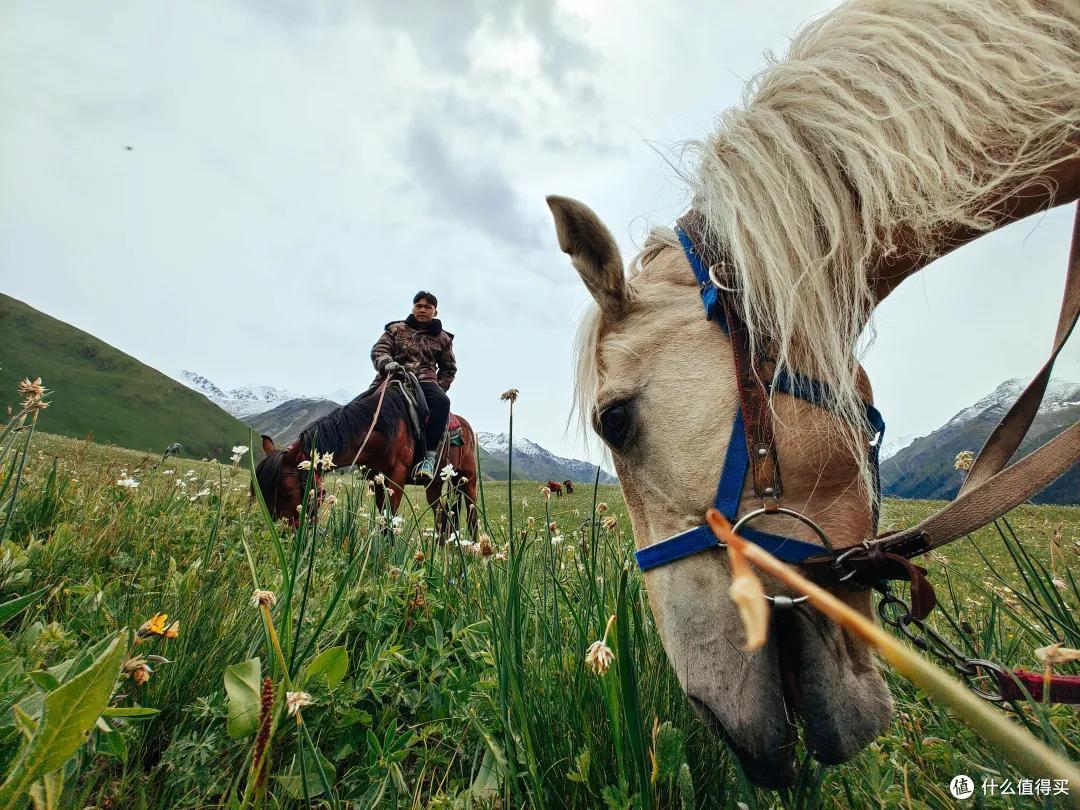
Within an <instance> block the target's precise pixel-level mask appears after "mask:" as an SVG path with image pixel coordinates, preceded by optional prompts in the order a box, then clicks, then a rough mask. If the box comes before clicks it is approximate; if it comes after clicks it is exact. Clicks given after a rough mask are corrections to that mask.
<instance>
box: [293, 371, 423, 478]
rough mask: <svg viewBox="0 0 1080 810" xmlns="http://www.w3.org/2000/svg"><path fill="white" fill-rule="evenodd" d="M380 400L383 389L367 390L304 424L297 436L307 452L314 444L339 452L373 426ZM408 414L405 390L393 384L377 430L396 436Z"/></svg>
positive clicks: (388, 391)
mask: <svg viewBox="0 0 1080 810" xmlns="http://www.w3.org/2000/svg"><path fill="white" fill-rule="evenodd" d="M378 404H379V393H378V390H377V389H376V390H375V391H372V392H370V393H369V392H367V391H365V392H364V393H363V394H361V395H360V396H358V397H357V398H356V399H354V400H353V401H352V402H350V403H348V404H347V405H342V406H341V407H340V408H335V409H334V410H332V411H330V413H328V414H326V416H322V417H320V418H318V419H316V420H315V421H314V422H312V423H311V424H310V425H308V426H307V427H306V428H304V430H303V432H302V433H301V434H300V438H299V439H298V440H297V441H298V442H299V443H300V447H301V448H303V450H304V452H305V453H308V454H310V453H311V447H312V444H315V445H316V449H317V450H318V451H319V452H320V453H338V452H340V451H341V450H342V449H343V448H344V447H345V446H346V445H347V444H349V442H350V441H352V440H356V441H362V440H363V438H364V436H365V435H366V434H367V432H368V429H369V428H370V427H371V418H372V416H374V414H375V409H376V407H377V406H378ZM407 415H408V405H407V403H406V401H405V396H404V394H402V393H401V390H400V389H399V388H398V387H397V386H391V387H389V388H388V389H387V391H386V396H385V397H384V398H383V403H382V408H381V409H380V410H379V418H378V421H376V423H375V430H374V431H373V432H376V433H382V434H383V435H386V436H389V437H390V438H393V434H394V432H395V430H396V428H397V425H398V422H400V421H401V420H402V419H405V418H406V417H407ZM335 461H336V462H337V463H338V464H348V463H349V462H350V461H352V459H341V458H336V459H335Z"/></svg>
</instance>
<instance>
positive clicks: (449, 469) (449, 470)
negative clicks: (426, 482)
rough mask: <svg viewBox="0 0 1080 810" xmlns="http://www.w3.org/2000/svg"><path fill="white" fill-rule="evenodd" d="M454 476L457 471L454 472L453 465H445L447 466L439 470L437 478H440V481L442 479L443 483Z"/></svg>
mask: <svg viewBox="0 0 1080 810" xmlns="http://www.w3.org/2000/svg"><path fill="white" fill-rule="evenodd" d="M455 475H457V470H455V469H454V465H453V464H447V465H446V466H445V467H443V468H442V469H441V470H440V471H439V477H440V478H441V479H442V480H443V481H449V480H450V479H451V478H453V477H454V476H455Z"/></svg>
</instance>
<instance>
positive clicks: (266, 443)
mask: <svg viewBox="0 0 1080 810" xmlns="http://www.w3.org/2000/svg"><path fill="white" fill-rule="evenodd" d="M262 444H263V452H264V453H266V455H270V454H271V453H273V452H274V450H275V447H274V440H273V439H271V438H270V437H269V436H267V435H266V434H265V433H264V434H263V437H262Z"/></svg>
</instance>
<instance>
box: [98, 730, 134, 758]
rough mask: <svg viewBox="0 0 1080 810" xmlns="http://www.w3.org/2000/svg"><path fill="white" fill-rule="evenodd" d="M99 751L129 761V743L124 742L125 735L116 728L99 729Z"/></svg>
mask: <svg viewBox="0 0 1080 810" xmlns="http://www.w3.org/2000/svg"><path fill="white" fill-rule="evenodd" d="M97 752H98V753H99V754H105V755H106V756H111V757H116V758H117V759H118V760H120V761H121V762H127V743H125V742H124V735H123V734H121V733H120V732H119V731H116V730H115V729H111V730H109V731H98V736H97Z"/></svg>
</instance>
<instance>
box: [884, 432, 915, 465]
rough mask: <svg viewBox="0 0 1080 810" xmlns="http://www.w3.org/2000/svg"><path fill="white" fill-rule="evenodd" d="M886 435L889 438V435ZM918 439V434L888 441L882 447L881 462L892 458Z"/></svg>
mask: <svg viewBox="0 0 1080 810" xmlns="http://www.w3.org/2000/svg"><path fill="white" fill-rule="evenodd" d="M885 435H886V436H888V433H887V432H886V434H885ZM917 438H919V437H918V435H917V434H915V433H908V434H905V435H904V436H897V437H896V438H895V439H892V438H889V439H886V440H885V443H884V444H883V445H881V460H882V461H884V460H885V459H887V458H892V457H893V456H895V455H896V454H897V453H899V452H900V451H901V450H903V449H904V448H905V447H907V446H908V445H909V444H911V443H912V442H913V441H915V440H916V439H917Z"/></svg>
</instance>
